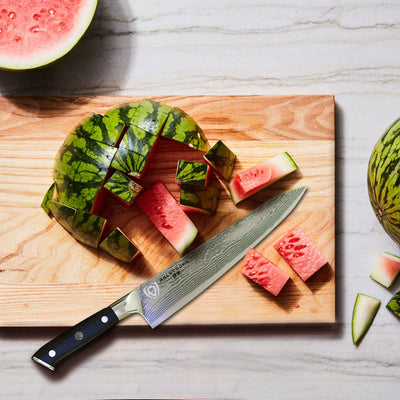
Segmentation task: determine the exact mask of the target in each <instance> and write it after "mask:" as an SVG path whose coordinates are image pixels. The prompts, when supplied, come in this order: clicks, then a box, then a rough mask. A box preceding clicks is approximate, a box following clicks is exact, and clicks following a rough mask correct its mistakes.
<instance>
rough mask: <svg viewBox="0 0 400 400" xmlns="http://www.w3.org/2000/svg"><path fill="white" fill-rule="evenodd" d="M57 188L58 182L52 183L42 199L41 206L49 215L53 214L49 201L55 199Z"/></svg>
mask: <svg viewBox="0 0 400 400" xmlns="http://www.w3.org/2000/svg"><path fill="white" fill-rule="evenodd" d="M55 188H56V183H55V182H53V183H52V185H51V186H50V187H49V188H48V190H47V192H46V194H45V195H44V197H43V200H42V204H41V207H42V208H43V210H44V211H45V212H46V214H47V215H51V211H50V207H49V203H50V201H51V200H53V197H54V191H55Z"/></svg>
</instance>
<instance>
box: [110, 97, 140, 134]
mask: <svg viewBox="0 0 400 400" xmlns="http://www.w3.org/2000/svg"><path fill="white" fill-rule="evenodd" d="M139 104H140V103H125V104H120V105H118V106H116V107H113V108H111V109H110V110H108V111H107V112H106V113H105V114H104V123H105V125H106V127H107V129H108V131H110V132H113V134H114V135H115V136H118V137H119V136H120V134H121V132H122V131H123V130H124V127H125V126H129V125H131V124H132V121H134V119H135V114H136V111H137V108H138V107H139Z"/></svg>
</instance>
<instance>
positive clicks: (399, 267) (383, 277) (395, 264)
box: [370, 251, 400, 288]
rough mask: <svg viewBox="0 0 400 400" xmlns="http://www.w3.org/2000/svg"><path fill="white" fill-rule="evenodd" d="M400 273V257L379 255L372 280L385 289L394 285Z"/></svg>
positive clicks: (385, 253)
mask: <svg viewBox="0 0 400 400" xmlns="http://www.w3.org/2000/svg"><path fill="white" fill-rule="evenodd" d="M399 272H400V257H397V256H395V255H393V254H390V253H387V252H386V251H385V252H383V253H380V254H378V256H377V258H376V260H375V264H374V267H373V268H372V271H371V275H370V278H371V279H373V280H374V281H376V282H378V283H380V284H381V285H383V286H385V287H387V288H388V287H389V286H391V285H392V284H393V282H394V280H395V279H396V277H397V276H398V275H399Z"/></svg>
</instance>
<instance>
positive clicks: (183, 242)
mask: <svg viewBox="0 0 400 400" xmlns="http://www.w3.org/2000/svg"><path fill="white" fill-rule="evenodd" d="M136 201H137V203H138V205H139V206H140V208H141V209H142V210H143V211H144V212H145V214H146V215H147V216H148V217H149V219H150V220H151V221H152V222H153V224H154V225H155V227H156V228H157V229H158V230H159V231H160V232H161V233H162V234H163V235H164V237H165V238H166V239H167V240H168V241H169V242H170V243H171V245H172V246H173V247H174V248H175V249H176V250H177V251H178V252H179V253H180V254H182V253H183V252H184V251H185V250H186V249H187V248H188V247H189V246H190V244H191V243H192V242H193V240H194V239H195V237H196V235H197V228H196V226H195V225H194V224H193V222H192V221H191V220H190V219H189V217H188V216H187V215H186V214H185V212H184V211H183V210H182V208H181V207H180V206H179V204H178V203H177V201H176V200H175V198H174V197H173V196H172V194H171V193H170V192H169V191H168V189H167V187H166V186H165V185H164V183H163V182H161V181H160V180H158V181H156V182H155V183H153V184H152V185H151V186H150V187H149V188H148V189H146V190H145V191H144V192H142V193H141V194H140V195H139V196H138V198H137V200H136Z"/></svg>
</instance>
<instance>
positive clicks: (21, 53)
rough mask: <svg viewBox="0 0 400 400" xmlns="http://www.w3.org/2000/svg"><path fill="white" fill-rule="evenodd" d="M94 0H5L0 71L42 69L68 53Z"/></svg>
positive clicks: (0, 21) (0, 28)
mask: <svg viewBox="0 0 400 400" xmlns="http://www.w3.org/2000/svg"><path fill="white" fill-rule="evenodd" d="M96 7H97V0H75V1H55V0H30V1H20V0H7V1H2V2H1V5H0V48H1V52H0V68H3V69H10V70H25V69H33V68H38V67H43V66H45V65H48V64H50V63H52V62H54V61H55V60H57V59H59V58H61V57H62V56H64V55H65V54H66V53H68V52H69V51H70V50H71V49H72V48H73V47H74V46H75V45H76V43H77V42H78V41H79V40H80V38H81V37H82V35H83V34H84V33H85V31H86V30H87V28H88V27H89V25H90V23H91V21H92V19H93V16H94V13H95V10H96Z"/></svg>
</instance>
